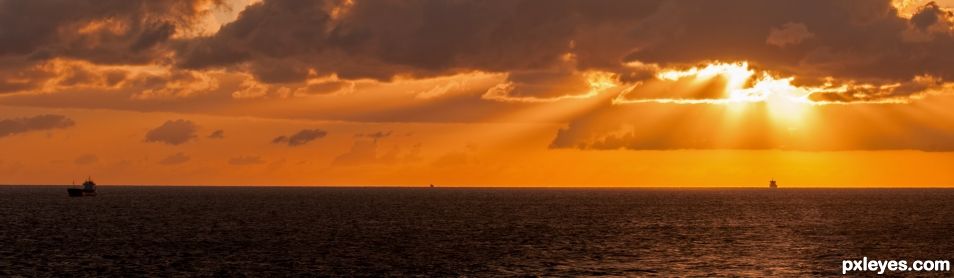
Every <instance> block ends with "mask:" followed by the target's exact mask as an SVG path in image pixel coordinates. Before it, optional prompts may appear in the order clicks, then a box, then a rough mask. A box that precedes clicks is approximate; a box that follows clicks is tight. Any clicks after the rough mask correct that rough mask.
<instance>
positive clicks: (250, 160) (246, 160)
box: [229, 155, 265, 166]
mask: <svg viewBox="0 0 954 278" xmlns="http://www.w3.org/2000/svg"><path fill="white" fill-rule="evenodd" d="M262 163H265V161H264V160H262V158H261V157H259V156H244V155H243V156H237V157H233V158H230V159H229V164H232V165H239V166H242V165H255V164H262Z"/></svg>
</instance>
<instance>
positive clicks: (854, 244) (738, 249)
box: [0, 186, 954, 277]
mask: <svg viewBox="0 0 954 278" xmlns="http://www.w3.org/2000/svg"><path fill="white" fill-rule="evenodd" d="M64 188H65V187H63V186H0V276H2V277H10V276H26V277H47V276H56V277H62V276H80V277H82V276H96V277H101V276H123V277H137V276H150V277H155V276H161V277H167V276H190V277H191V276H219V277H222V276H224V277H243V276H246V277H286V276H374V277H381V276H428V277H448V276H451V277H457V276H477V277H488V276H629V277H653V276H658V277H674V276H679V277H685V276H702V277H716V276H755V277H791V276H794V277H805V276H840V275H841V274H842V261H843V260H861V259H862V258H864V257H867V258H868V259H869V260H872V259H876V260H888V259H894V260H902V259H904V260H922V259H923V260H926V259H931V260H934V259H946V260H954V190H948V189H784V188H783V189H778V190H769V189H741V188H738V189H611V188H597V189H585V188H506V189H502V188H442V187H437V188H386V187H362V188H349V187H152V186H149V187H146V186H101V187H99V190H98V193H99V194H98V196H96V197H82V198H70V197H67V194H66V190H65V189H64ZM872 274H874V273H853V275H872ZM888 274H891V275H899V274H914V275H918V276H952V275H954V272H917V273H888Z"/></svg>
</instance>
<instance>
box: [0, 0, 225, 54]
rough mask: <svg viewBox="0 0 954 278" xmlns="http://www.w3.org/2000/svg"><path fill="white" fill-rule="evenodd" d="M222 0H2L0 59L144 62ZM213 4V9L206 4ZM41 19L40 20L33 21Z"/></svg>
mask: <svg viewBox="0 0 954 278" xmlns="http://www.w3.org/2000/svg"><path fill="white" fill-rule="evenodd" d="M219 2H220V1H212V0H187V1H182V0H178V1H160V2H155V1H148V0H129V1H112V0H107V1H98V0H78V1H68V2H62V1H55V0H36V1H2V2H0V26H16V28H5V30H4V32H0V41H3V42H4V43H3V44H0V56H16V57H20V58H22V59H24V60H29V61H41V60H45V59H50V58H55V57H70V58H77V59H82V60H86V61H91V62H96V63H105V64H143V63H148V62H152V61H153V60H154V59H157V58H159V57H160V56H162V55H163V54H165V52H166V49H165V47H166V46H168V42H169V41H170V40H171V39H172V37H173V36H174V35H175V34H177V33H181V32H179V31H180V30H182V31H185V30H188V29H191V28H192V27H193V26H192V25H193V24H196V23H198V19H199V18H200V17H201V16H202V15H204V14H205V13H208V12H210V10H211V9H215V8H216V7H217V6H219V5H218V4H216V3H219ZM210 4H211V5H210ZM38 16H42V18H43V20H37V18H38Z"/></svg>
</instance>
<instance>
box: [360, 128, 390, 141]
mask: <svg viewBox="0 0 954 278" xmlns="http://www.w3.org/2000/svg"><path fill="white" fill-rule="evenodd" d="M391 133H392V132H391V131H390V130H388V131H376V132H372V133H358V134H355V135H354V136H355V137H364V138H371V139H374V140H378V139H384V138H385V137H388V136H391Z"/></svg>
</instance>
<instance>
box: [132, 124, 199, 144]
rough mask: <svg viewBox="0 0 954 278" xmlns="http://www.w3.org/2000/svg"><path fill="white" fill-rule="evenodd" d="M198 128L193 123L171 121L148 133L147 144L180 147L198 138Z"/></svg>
mask: <svg viewBox="0 0 954 278" xmlns="http://www.w3.org/2000/svg"><path fill="white" fill-rule="evenodd" d="M197 130H198V126H196V124H195V123H193V122H192V121H187V120H182V119H179V120H169V121H166V122H165V123H163V124H162V125H160V126H159V127H156V128H154V129H152V130H149V132H146V139H145V141H146V142H159V143H166V144H169V145H180V144H184V143H186V142H189V140H192V139H195V138H196V131H197Z"/></svg>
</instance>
